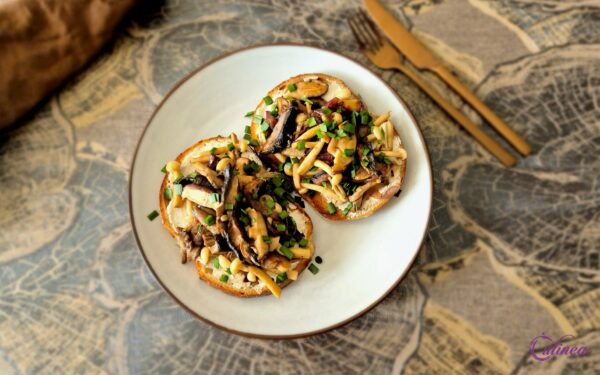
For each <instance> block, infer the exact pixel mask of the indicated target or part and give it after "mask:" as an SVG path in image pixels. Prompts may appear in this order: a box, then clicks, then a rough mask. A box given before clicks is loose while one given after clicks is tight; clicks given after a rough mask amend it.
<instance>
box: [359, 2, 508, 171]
mask: <svg viewBox="0 0 600 375" xmlns="http://www.w3.org/2000/svg"><path fill="white" fill-rule="evenodd" d="M348 24H349V25H350V29H351V30H352V33H353V34H354V37H355V38H356V41H357V42H358V46H359V47H360V49H361V51H362V52H363V53H364V54H365V55H366V56H367V57H368V58H369V60H371V62H373V64H375V65H376V66H378V67H379V68H381V69H396V70H398V71H400V72H402V73H404V74H405V75H406V76H407V77H408V78H410V79H411V80H412V81H413V82H414V83H415V84H416V85H417V86H419V87H420V88H421V90H423V91H425V93H426V94H427V95H429V97H430V98H431V99H433V101H434V102H436V103H437V104H438V105H439V106H440V107H442V109H443V110H444V111H446V113H447V114H448V115H449V116H450V117H452V118H453V119H454V120H456V121H457V122H458V123H459V124H460V125H461V126H462V127H463V128H464V129H465V130H466V131H467V133H469V134H471V136H473V138H475V139H476V140H477V141H478V142H479V143H481V145H482V146H483V147H485V148H486V149H487V150H488V151H489V152H490V153H491V154H492V155H494V156H495V157H496V158H498V160H500V162H501V163H502V164H504V165H505V166H506V167H511V166H513V165H514V164H515V163H516V159H515V158H514V157H513V156H512V155H511V154H509V153H508V151H506V149H504V148H503V147H502V146H501V145H500V144H499V143H498V142H496V141H495V140H494V139H493V138H491V137H490V136H489V135H487V133H485V132H484V131H483V130H481V128H480V127H479V126H477V125H475V124H474V123H473V122H472V121H471V120H469V118H468V117H467V116H465V115H464V114H463V113H462V112H461V111H459V110H458V109H457V108H456V107H454V106H453V105H452V104H450V103H449V102H448V101H447V100H446V99H444V97H443V96H442V95H441V94H440V93H439V92H438V91H437V90H436V89H434V88H433V87H432V86H430V85H429V83H427V81H425V80H424V79H423V78H421V76H419V75H418V74H417V73H415V72H414V71H413V70H411V69H410V68H409V67H408V66H407V65H405V64H403V63H402V55H400V52H398V50H397V49H396V48H394V46H392V45H391V43H390V42H388V40H387V39H386V38H383V37H382V36H381V34H380V33H379V31H377V28H376V27H375V25H374V24H373V22H372V21H371V20H370V19H369V18H368V17H367V15H366V14H365V13H364V12H363V11H362V9H359V10H358V11H357V12H356V13H354V14H352V15H351V16H350V17H349V18H348Z"/></svg>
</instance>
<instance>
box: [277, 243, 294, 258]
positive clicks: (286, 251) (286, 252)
mask: <svg viewBox="0 0 600 375" xmlns="http://www.w3.org/2000/svg"><path fill="white" fill-rule="evenodd" d="M279 251H281V252H282V253H283V255H285V256H286V257H287V258H288V259H292V258H293V257H294V253H292V251H291V250H290V249H289V248H288V247H287V246H285V245H281V247H280V248H279Z"/></svg>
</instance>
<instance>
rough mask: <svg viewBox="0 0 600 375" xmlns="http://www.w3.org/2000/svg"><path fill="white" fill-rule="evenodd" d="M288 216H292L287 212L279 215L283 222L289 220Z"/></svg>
mask: <svg viewBox="0 0 600 375" xmlns="http://www.w3.org/2000/svg"><path fill="white" fill-rule="evenodd" d="M288 216H290V215H289V214H288V212H287V211H281V212H280V213H279V217H280V218H281V220H283V219H285V218H287V217H288Z"/></svg>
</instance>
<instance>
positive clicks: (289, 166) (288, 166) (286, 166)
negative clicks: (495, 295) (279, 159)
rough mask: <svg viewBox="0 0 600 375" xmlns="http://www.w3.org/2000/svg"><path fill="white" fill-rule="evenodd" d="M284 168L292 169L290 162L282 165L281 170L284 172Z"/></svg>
mask: <svg viewBox="0 0 600 375" xmlns="http://www.w3.org/2000/svg"><path fill="white" fill-rule="evenodd" d="M286 168H287V169H292V163H290V162H287V163H285V164H284V165H283V169H284V170H285V169H286Z"/></svg>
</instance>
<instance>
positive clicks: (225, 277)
mask: <svg viewBox="0 0 600 375" xmlns="http://www.w3.org/2000/svg"><path fill="white" fill-rule="evenodd" d="M219 280H220V281H221V282H222V283H226V282H227V280H229V276H227V275H221V277H219Z"/></svg>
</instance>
